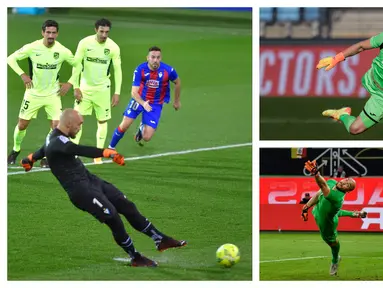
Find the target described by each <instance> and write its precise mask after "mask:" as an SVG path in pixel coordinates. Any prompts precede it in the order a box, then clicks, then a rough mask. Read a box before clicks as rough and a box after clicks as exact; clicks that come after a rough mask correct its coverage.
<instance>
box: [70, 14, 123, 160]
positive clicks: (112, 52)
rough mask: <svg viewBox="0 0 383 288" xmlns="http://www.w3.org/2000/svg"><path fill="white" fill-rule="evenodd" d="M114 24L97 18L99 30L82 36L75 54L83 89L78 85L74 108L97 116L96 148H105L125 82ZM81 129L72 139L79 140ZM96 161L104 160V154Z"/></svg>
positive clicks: (77, 141)
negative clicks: (112, 33)
mask: <svg viewBox="0 0 383 288" xmlns="http://www.w3.org/2000/svg"><path fill="white" fill-rule="evenodd" d="M111 28H112V24H111V22H110V21H109V20H107V19H100V20H97V21H96V23H95V32H96V34H93V35H90V36H88V37H85V38H84V39H82V40H81V41H80V42H79V44H78V47H77V51H76V54H75V58H76V61H81V62H83V71H82V73H81V80H80V89H75V92H74V93H75V98H76V100H75V103H74V109H75V110H77V111H79V112H80V114H81V115H92V110H93V109H94V111H95V114H96V119H97V134H96V139H97V148H104V144H105V139H106V136H107V133H108V126H107V121H108V120H109V119H110V118H111V106H112V107H114V106H116V105H117V104H118V102H119V96H120V91H121V83H122V71H121V56H120V47H119V46H118V45H117V44H116V43H115V42H114V41H113V40H112V39H110V38H109V37H108V36H109V31H110V29H111ZM112 65H113V71H114V81H115V91H114V94H113V96H112V99H111V97H110V95H111V88H110V87H111V85H110V84H111V83H110V68H111V66H112ZM81 133H82V129H81V130H80V132H79V133H78V134H77V136H76V138H75V139H74V140H73V141H74V142H75V143H76V144H78V143H79V142H80V137H81ZM94 162H95V163H97V164H101V163H102V161H101V158H95V159H94Z"/></svg>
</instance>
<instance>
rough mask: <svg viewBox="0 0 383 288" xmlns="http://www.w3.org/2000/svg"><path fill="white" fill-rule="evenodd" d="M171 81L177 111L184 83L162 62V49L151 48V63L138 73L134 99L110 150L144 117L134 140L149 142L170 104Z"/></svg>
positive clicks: (114, 136)
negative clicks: (134, 123) (166, 104)
mask: <svg viewBox="0 0 383 288" xmlns="http://www.w3.org/2000/svg"><path fill="white" fill-rule="evenodd" d="M170 81H171V82H173V83H174V84H175V89H174V101H173V107H174V109H175V110H176V111H177V110H179V109H180V108H181V102H180V93H181V80H180V78H179V77H178V74H177V72H176V70H175V69H174V68H173V67H171V66H170V65H168V64H165V63H163V62H161V49H160V48H159V47H156V46H154V47H151V48H149V54H148V56H147V62H144V63H142V64H140V65H139V66H138V67H137V68H136V69H135V70H134V76H133V84H132V98H131V100H130V102H129V104H128V106H127V107H126V110H125V112H124V114H123V115H124V117H123V120H122V122H121V124H120V125H119V126H118V127H117V128H116V130H115V131H114V133H113V137H112V140H111V141H110V144H109V148H112V149H114V148H115V147H116V146H117V143H118V142H119V141H120V140H121V138H122V137H123V136H124V133H125V132H126V131H127V130H128V128H129V127H130V125H131V124H132V123H133V122H134V120H135V119H136V118H137V116H139V115H140V114H141V113H142V121H141V124H140V126H139V128H138V131H137V133H136V134H135V136H134V139H135V141H136V142H137V143H139V144H140V145H142V140H144V141H146V142H147V141H149V140H150V139H151V138H152V137H153V135H154V132H155V131H156V129H157V126H158V123H159V121H160V118H161V112H162V107H163V104H164V103H169V100H170Z"/></svg>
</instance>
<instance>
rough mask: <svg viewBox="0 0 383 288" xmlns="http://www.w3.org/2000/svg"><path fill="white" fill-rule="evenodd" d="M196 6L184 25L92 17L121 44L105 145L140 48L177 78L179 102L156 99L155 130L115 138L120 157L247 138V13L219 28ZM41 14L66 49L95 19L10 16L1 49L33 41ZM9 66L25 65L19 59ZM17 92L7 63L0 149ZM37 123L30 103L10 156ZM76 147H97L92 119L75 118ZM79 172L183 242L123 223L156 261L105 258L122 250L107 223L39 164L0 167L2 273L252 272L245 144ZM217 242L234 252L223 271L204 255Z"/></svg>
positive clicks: (27, 145)
mask: <svg viewBox="0 0 383 288" xmlns="http://www.w3.org/2000/svg"><path fill="white" fill-rule="evenodd" d="M192 13H193V12H192V11H188V12H187V13H185V14H192ZM196 13H197V12H196ZM208 13H210V15H214V13H213V12H208ZM197 14H198V13H197ZM197 14H196V16H195V17H194V16H193V17H194V20H193V18H191V19H192V20H190V23H186V20H183V21H182V23H181V22H180V23H178V24H177V23H176V24H174V23H166V21H161V19H157V20H156V19H154V18H155V17H153V19H151V21H146V22H145V21H138V20H137V21H136V20H135V19H134V18H124V17H122V16H121V15H119V16H115V17H114V16H111V15H109V16H108V15H105V14H104V15H102V16H105V17H109V18H110V20H111V21H112V24H113V27H112V30H111V33H110V37H111V38H112V39H113V40H114V41H116V42H117V43H118V44H119V45H120V48H121V53H122V61H123V66H122V69H123V86H122V94H121V97H120V104H119V106H118V107H116V108H114V109H113V110H112V119H111V120H110V122H109V124H108V127H109V130H108V137H107V138H108V139H107V142H106V145H107V144H108V142H109V140H110V138H111V135H112V133H113V130H114V129H115V128H116V127H117V125H118V124H119V123H120V121H121V119H122V113H123V111H124V109H125V107H126V105H127V103H128V101H129V99H130V88H131V81H132V73H133V70H134V68H135V66H137V65H138V64H139V63H141V62H144V61H145V59H146V58H145V57H146V54H147V49H148V48H149V47H150V46H152V45H158V46H160V47H161V48H162V49H163V61H164V62H165V63H169V64H170V65H172V66H174V67H175V68H176V69H177V72H178V74H179V76H180V78H181V80H182V92H181V103H182V108H181V110H180V111H178V112H175V111H174V109H173V108H172V105H171V104H169V105H166V106H165V107H164V110H163V114H162V117H161V122H160V125H159V128H158V131H157V133H156V135H155V136H154V138H153V139H152V141H151V142H150V143H148V144H147V145H145V146H144V147H139V146H138V145H136V144H135V143H134V142H133V135H134V133H135V129H136V126H137V125H138V123H136V125H134V127H132V128H131V130H129V131H128V132H127V133H126V135H125V137H124V138H123V139H122V140H121V142H120V143H119V146H118V150H119V152H120V153H122V154H123V155H124V156H126V157H134V156H145V155H152V154H159V153H165V152H172V151H184V150H188V149H197V148H204V147H218V146H224V145H231V144H238V143H250V142H251V141H252V124H251V123H252V108H251V107H252V94H251V93H252V87H251V85H252V56H251V53H252V37H251V35H252V31H251V14H250V20H246V19H247V18H249V16H248V15H249V14H248V15H247V18H246V16H241V17H238V18H241V20H240V21H239V22H240V23H239V24H238V23H237V24H236V25H234V24H233V25H232V26H231V25H221V24H222V19H221V20H220V21H221V22H217V23H216V22H215V21H214V20H212V19H214V16H210V17H209V21H206V23H204V24H203V25H201V23H200V22H201V21H202V20H199V18H198V17H197V16H198V15H197ZM192 15H193V14H192ZM217 15H218V14H217ZM231 15H232V14H231ZM241 15H245V14H241ZM168 16H169V15H167V17H168ZM47 17H49V18H53V19H56V20H57V21H58V22H59V24H60V34H59V37H58V39H57V40H58V41H60V42H61V43H62V44H64V45H66V46H67V47H68V48H69V49H71V50H72V51H73V52H75V49H76V47H77V44H78V41H79V40H80V39H82V38H83V37H85V36H87V35H90V34H93V31H94V29H93V27H94V26H93V25H94V21H95V20H96V19H97V18H99V15H96V16H95V15H91V14H86V15H80V14H79V15H75V14H73V15H66V14H61V15H49V16H47V15H43V16H33V17H32V16H17V15H9V17H8V54H10V53H12V52H13V51H15V50H16V49H18V48H20V47H21V46H22V45H24V44H26V43H28V42H31V41H34V40H36V39H39V38H40V36H41V33H40V29H41V24H42V22H43V21H44V20H46V19H47ZM185 17H186V16H185ZM227 17H229V16H227ZM230 17H233V16H230ZM234 18H235V17H234ZM244 19H245V20H244ZM180 21H181V20H180ZM232 21H235V20H232ZM246 21H247V22H246ZM194 22H195V23H194ZM233 23H234V22H233ZM19 63H20V65H21V66H22V68H23V69H25V71H28V70H27V63H26V61H23V62H19ZM112 74H113V71H112ZM69 77H70V67H69V65H67V64H65V63H64V65H63V68H62V71H61V73H60V81H66V80H67V79H69ZM112 83H113V77H112ZM23 93H24V88H23V85H22V81H21V79H20V78H19V77H18V76H17V75H16V74H15V73H14V72H13V71H12V70H11V69H10V68H8V98H7V99H8V131H7V136H8V139H7V143H8V151H7V152H9V151H10V150H11V149H12V145H13V131H14V127H15V125H16V123H17V117H18V110H19V107H20V104H21V101H22V98H23ZM62 100H63V107H73V102H74V98H73V93H72V91H70V92H69V93H68V94H67V95H66V96H65V97H63V99H62ZM48 131H49V127H48V121H47V120H46V116H45V112H44V111H43V110H41V111H40V112H39V115H38V118H37V119H36V120H34V121H32V122H31V124H30V127H29V128H28V130H27V134H26V137H25V140H24V142H23V144H22V148H21V149H22V152H21V156H25V155H27V154H29V153H30V152H33V151H35V150H36V149H37V148H39V147H40V146H41V145H42V143H43V142H44V139H45V137H46V135H47V133H48ZM81 143H82V144H86V145H95V144H96V121H95V118H94V116H89V117H85V123H84V130H83V134H82V138H81ZM20 158H21V157H20ZM88 162H89V160H88ZM36 164H38V163H36ZM89 170H90V171H91V172H94V173H95V174H97V175H99V176H101V177H102V178H104V179H105V180H107V181H110V182H112V183H113V184H115V185H116V186H117V187H118V188H120V189H121V190H122V191H123V192H124V193H126V195H127V196H128V197H129V198H130V199H131V200H133V201H134V202H135V203H136V205H137V206H138V208H139V209H140V211H141V212H142V213H143V214H144V215H145V216H146V217H148V218H149V219H150V220H151V221H152V222H153V223H154V224H155V225H156V226H157V227H158V228H159V229H161V230H163V231H164V233H167V234H169V235H171V236H173V237H176V238H179V239H185V240H187V241H188V242H189V244H188V246H186V247H184V248H182V249H176V250H173V251H165V252H163V253H159V252H157V251H156V250H155V247H154V244H153V242H152V240H151V239H149V238H148V237H147V236H145V235H142V234H141V233H138V232H136V231H133V229H132V228H131V227H130V225H129V224H128V223H127V222H126V221H125V219H123V220H124V223H125V224H126V228H127V231H128V233H129V234H130V235H131V236H132V238H133V240H134V243H135V246H136V248H137V249H138V250H139V251H141V252H142V253H144V254H145V255H147V256H148V257H152V258H153V259H155V260H157V261H158V262H159V265H160V267H158V268H157V269H145V268H144V269H136V268H131V267H127V266H126V264H125V263H122V262H117V261H114V260H113V258H114V257H126V255H125V253H124V251H123V250H122V249H121V248H119V247H118V246H117V245H116V244H115V243H114V240H113V238H112V235H111V233H110V231H109V229H108V228H107V227H106V226H105V225H101V224H99V223H98V221H97V220H95V219H94V218H93V217H91V216H90V215H88V214H87V213H84V212H82V211H80V210H78V209H77V208H75V207H74V206H73V205H72V204H71V203H70V201H69V199H68V197H67V195H66V193H65V191H64V190H63V189H62V188H61V186H60V185H59V184H58V182H57V180H56V179H55V178H54V177H53V175H52V174H51V173H50V172H39V173H30V174H20V175H8V230H7V231H8V235H7V237H8V244H7V245H8V246H7V248H8V279H9V280H251V279H252V249H253V248H252V147H251V146H249V145H247V146H243V147H237V148H231V149H223V150H216V151H215V150H214V151H213V150H207V151H201V152H197V153H190V154H185V155H173V156H166V157H159V158H153V159H141V160H138V161H128V162H127V165H126V166H125V167H119V166H117V165H115V164H104V165H97V166H89ZM17 171H20V169H18V167H17V165H15V166H14V167H9V168H8V173H14V172H17ZM224 243H233V244H236V245H237V246H238V247H239V249H240V251H241V261H240V262H239V263H238V264H237V265H236V266H234V267H232V268H230V269H225V268H221V267H219V266H218V265H217V263H216V260H215V251H216V249H217V248H218V247H219V246H220V245H222V244H224Z"/></svg>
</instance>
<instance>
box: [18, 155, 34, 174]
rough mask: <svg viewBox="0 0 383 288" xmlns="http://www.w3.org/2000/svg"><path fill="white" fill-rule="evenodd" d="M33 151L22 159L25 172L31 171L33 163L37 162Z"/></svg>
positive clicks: (21, 162)
mask: <svg viewBox="0 0 383 288" xmlns="http://www.w3.org/2000/svg"><path fill="white" fill-rule="evenodd" d="M32 155H33V154H32V153H31V154H29V155H28V156H27V157H26V158H24V159H22V160H21V161H20V164H21V166H23V168H24V170H25V172H28V171H30V170H31V169H32V168H33V163H35V162H36V160H34V159H33V157H32Z"/></svg>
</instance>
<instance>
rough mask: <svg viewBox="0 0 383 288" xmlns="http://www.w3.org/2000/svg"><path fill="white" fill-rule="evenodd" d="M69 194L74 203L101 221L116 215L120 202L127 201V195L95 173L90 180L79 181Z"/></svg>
mask: <svg viewBox="0 0 383 288" xmlns="http://www.w3.org/2000/svg"><path fill="white" fill-rule="evenodd" d="M68 195H69V198H70V200H71V202H72V203H73V205H75V206H76V207H77V208H79V209H81V210H83V211H86V212H88V213H90V214H91V215H93V216H94V217H95V218H96V219H98V220H99V221H100V222H101V223H104V222H105V221H107V220H108V219H110V218H113V217H115V215H116V214H118V211H117V207H118V206H119V205H118V203H119V202H123V201H124V200H125V201H126V196H125V195H124V194H123V193H122V192H121V191H120V190H118V189H117V188H116V187H115V186H114V185H113V184H111V183H109V182H106V181H104V180H102V179H100V178H98V177H97V176H95V175H90V176H89V181H84V182H83V183H82V182H80V183H78V185H76V189H74V190H73V191H71V192H68Z"/></svg>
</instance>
